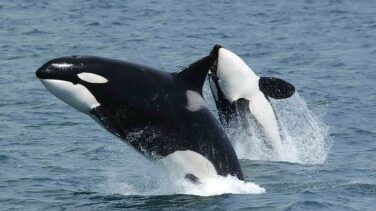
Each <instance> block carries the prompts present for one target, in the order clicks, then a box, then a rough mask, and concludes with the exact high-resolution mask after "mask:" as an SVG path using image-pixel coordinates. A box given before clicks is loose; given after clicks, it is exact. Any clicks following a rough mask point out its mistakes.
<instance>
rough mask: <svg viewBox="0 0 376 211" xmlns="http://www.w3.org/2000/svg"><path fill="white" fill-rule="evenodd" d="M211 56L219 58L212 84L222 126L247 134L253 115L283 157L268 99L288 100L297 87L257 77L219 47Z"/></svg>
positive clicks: (241, 61) (214, 67)
mask: <svg viewBox="0 0 376 211" xmlns="http://www.w3.org/2000/svg"><path fill="white" fill-rule="evenodd" d="M211 55H217V59H216V62H215V63H214V65H213V66H212V67H211V70H210V73H209V83H210V88H211V91H212V94H213V97H214V100H215V103H216V107H217V110H218V115H219V119H220V121H221V123H222V125H224V126H225V127H234V128H243V129H244V130H245V131H248V127H249V125H248V118H251V117H252V116H253V117H254V118H255V119H256V120H257V122H258V123H259V124H260V125H261V127H262V129H263V131H264V134H265V136H266V137H267V138H268V140H269V141H270V145H271V146H272V147H273V149H274V150H275V151H276V153H277V156H279V157H280V156H281V153H282V150H283V145H282V141H281V136H280V133H279V127H278V123H277V120H276V117H275V114H274V111H273V109H272V106H271V105H270V103H269V99H268V97H271V98H274V99H283V98H288V97H290V96H292V95H293V94H294V92H295V88H294V86H293V85H291V84H290V83H288V82H286V81H284V80H282V79H279V78H272V77H259V76H257V75H256V74H255V73H254V72H253V71H252V70H251V68H249V67H248V65H247V64H246V63H245V62H244V61H243V60H242V59H241V58H240V57H239V56H237V55H236V54H234V53H232V52H231V51H229V50H227V49H225V48H223V47H221V46H219V45H216V46H214V48H213V50H212V52H211ZM229 124H231V125H229Z"/></svg>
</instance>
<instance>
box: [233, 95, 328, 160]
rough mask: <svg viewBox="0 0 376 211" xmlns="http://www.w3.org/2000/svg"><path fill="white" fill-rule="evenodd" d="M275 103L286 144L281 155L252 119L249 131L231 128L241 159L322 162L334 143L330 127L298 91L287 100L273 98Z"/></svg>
mask: <svg viewBox="0 0 376 211" xmlns="http://www.w3.org/2000/svg"><path fill="white" fill-rule="evenodd" d="M271 104H272V106H273V109H274V111H275V113H276V118H277V121H278V124H279V126H280V133H281V136H282V141H283V145H284V151H283V153H282V157H281V158H277V157H276V156H275V153H274V152H273V149H272V148H271V146H269V145H268V144H267V141H265V137H264V136H263V132H262V130H261V128H260V126H259V125H258V124H257V122H256V121H255V120H254V119H249V125H250V128H249V131H250V132H248V131H239V129H238V128H233V127H232V128H229V129H228V133H229V134H231V136H232V137H234V139H233V140H234V141H233V144H234V148H235V151H236V152H237V154H238V157H239V158H240V159H249V160H274V161H287V162H293V163H304V164H321V163H323V162H324V161H325V160H326V158H327V154H328V151H329V149H330V146H331V139H330V138H329V137H328V126H327V125H325V124H324V123H323V122H322V120H321V119H320V118H319V116H318V115H316V114H315V113H313V112H312V111H311V110H310V109H309V108H308V106H307V104H306V102H305V101H304V99H303V98H302V97H300V96H299V94H298V93H295V94H294V96H292V97H291V98H288V99H284V100H273V99H271Z"/></svg>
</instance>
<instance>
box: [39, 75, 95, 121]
mask: <svg viewBox="0 0 376 211" xmlns="http://www.w3.org/2000/svg"><path fill="white" fill-rule="evenodd" d="M40 81H41V82H42V84H43V85H44V86H45V87H46V89H47V90H48V91H50V92H51V93H52V94H54V95H55V96H56V97H57V98H59V99H60V100H62V101H63V102H65V103H67V104H68V105H70V106H72V107H73V108H75V109H77V110H78V111H80V112H82V113H85V114H89V113H90V111H91V110H92V109H94V108H95V107H98V106H99V105H100V104H99V103H98V101H97V99H95V97H94V96H93V94H92V93H91V92H90V91H89V90H88V89H87V88H86V87H85V86H83V85H81V84H73V83H71V82H69V81H63V80H55V79H40Z"/></svg>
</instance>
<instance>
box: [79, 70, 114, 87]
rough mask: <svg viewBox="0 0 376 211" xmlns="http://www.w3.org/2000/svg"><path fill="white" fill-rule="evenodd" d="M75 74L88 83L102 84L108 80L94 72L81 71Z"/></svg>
mask: <svg viewBox="0 0 376 211" xmlns="http://www.w3.org/2000/svg"><path fill="white" fill-rule="evenodd" d="M77 76H78V77H79V78H80V79H81V80H83V81H86V82H89V83H95V84H104V83H107V82H108V80H107V79H106V78H105V77H103V76H100V75H97V74H94V73H86V72H83V73H79V74H77Z"/></svg>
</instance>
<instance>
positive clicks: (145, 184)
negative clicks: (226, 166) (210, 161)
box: [102, 167, 265, 196]
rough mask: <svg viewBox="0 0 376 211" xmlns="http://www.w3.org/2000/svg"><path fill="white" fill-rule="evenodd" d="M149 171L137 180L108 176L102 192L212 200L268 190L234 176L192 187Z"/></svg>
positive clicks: (172, 177)
mask: <svg viewBox="0 0 376 211" xmlns="http://www.w3.org/2000/svg"><path fill="white" fill-rule="evenodd" d="M149 171H152V173H151V172H150V173H149V174H143V176H141V177H137V178H129V177H128V178H124V177H122V176H121V174H120V171H117V172H114V171H110V172H107V176H106V180H107V182H106V183H104V184H102V189H104V191H105V192H106V193H108V194H121V195H138V196H150V195H173V194H187V195H197V196H213V195H221V194H227V193H232V194H261V193H264V192H265V189H264V188H262V187H260V186H259V185H257V184H255V183H252V182H245V181H241V180H239V179H237V178H236V177H233V176H227V177H222V176H216V177H212V178H206V179H202V180H201V181H200V184H193V183H192V182H190V181H188V180H186V179H179V178H176V177H174V176H172V175H171V174H170V173H168V172H166V171H165V170H163V169H158V168H155V167H153V168H152V170H150V169H149ZM145 173H146V172H145ZM122 175H123V174H122ZM132 180H133V181H132Z"/></svg>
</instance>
